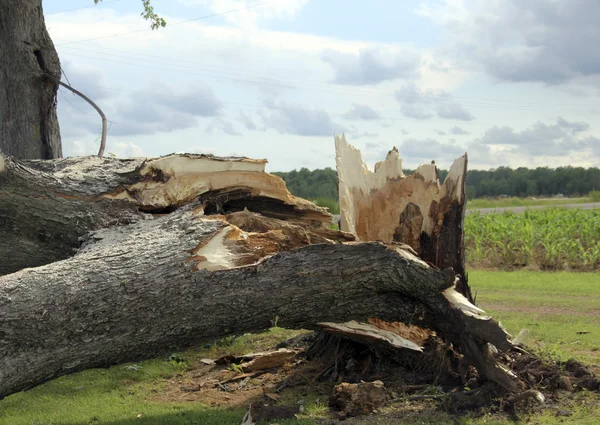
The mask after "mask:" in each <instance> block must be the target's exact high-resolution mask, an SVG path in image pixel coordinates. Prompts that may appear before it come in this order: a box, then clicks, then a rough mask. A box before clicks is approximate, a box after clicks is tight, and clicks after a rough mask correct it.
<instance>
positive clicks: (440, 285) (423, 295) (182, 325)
mask: <svg viewBox="0 0 600 425" xmlns="http://www.w3.org/2000/svg"><path fill="white" fill-rule="evenodd" d="M231 215H234V216H235V215H251V213H249V212H244V211H242V212H237V213H232V214H231ZM264 219H265V220H269V219H267V218H264ZM232 220H233V218H232ZM255 220H256V217H253V219H252V220H249V221H250V222H252V221H255ZM237 221H238V223H239V224H241V226H242V227H238V226H234V225H231V224H229V223H228V222H227V220H226V218H225V217H222V216H218V217H216V216H215V217H205V216H203V213H202V211H200V210H199V209H198V208H195V206H190V207H188V208H183V209H180V210H178V211H176V212H173V213H171V214H169V215H166V216H161V217H158V218H154V219H152V220H143V221H142V220H141V221H138V222H136V223H133V224H130V225H124V226H118V227H112V228H108V229H101V230H99V231H97V232H95V233H93V235H92V237H91V238H90V240H89V241H88V242H87V243H86V244H85V245H84V246H83V247H82V248H81V250H80V251H79V252H78V253H77V255H75V256H73V257H72V258H68V259H65V260H62V261H58V262H54V263H52V264H48V265H45V266H41V267H38V268H33V269H25V270H21V271H18V272H16V273H13V274H10V275H6V276H3V277H0V396H6V395H8V394H11V393H13V392H16V391H19V390H22V389H25V388H28V387H31V386H34V385H37V384H39V383H42V382H44V381H46V380H48V379H52V378H54V377H57V376H60V375H63V374H66V373H71V372H75V371H78V370H83V369H87V368H91V367H102V366H108V365H113V364H119V363H123V362H127V361H133V360H138V359H142V358H150V357H155V356H158V355H161V354H163V353H168V352H169V351H171V350H174V349H180V348H182V347H186V346H190V345H193V344H196V343H199V342H201V341H205V340H208V339H213V338H218V337H222V336H225V335H227V334H232V333H243V332H250V331H256V330H259V329H265V328H268V327H270V326H271V320H272V319H273V317H275V316H277V317H278V318H279V324H280V325H281V326H284V327H288V328H313V327H314V326H315V323H318V322H343V321H349V320H357V321H361V320H362V321H366V320H367V319H368V318H370V317H377V318H380V319H383V320H387V321H402V322H406V323H408V322H409V321H412V322H413V323H414V322H415V320H416V319H418V320H417V321H418V322H419V323H422V324H423V326H428V327H430V328H432V329H439V331H440V332H447V331H449V329H450V328H452V329H456V330H457V332H460V335H458V333H457V332H449V338H450V339H452V338H459V340H456V343H457V344H459V343H460V338H467V339H468V338H477V339H478V340H479V338H487V335H491V336H492V338H493V340H487V339H484V340H485V341H489V342H491V343H493V344H494V345H496V346H499V347H501V346H502V344H503V341H504V340H507V341H508V336H507V335H505V336H504V337H503V338H498V334H497V333H493V332H481V329H482V328H478V329H475V332H476V334H472V333H471V329H470V326H471V325H469V321H468V320H470V319H469V318H472V317H471V316H467V315H466V314H463V313H461V311H462V310H460V309H459V308H457V307H455V306H454V305H453V304H452V303H451V302H450V301H449V300H448V299H447V297H446V296H444V291H446V290H447V289H448V288H449V287H451V286H452V285H453V282H454V276H453V275H452V274H448V273H446V272H444V271H440V270H438V269H435V268H432V267H429V266H427V265H426V264H423V263H422V262H421V261H420V260H418V259H417V258H416V257H414V256H412V254H408V255H404V254H400V251H401V250H400V249H399V248H397V247H395V246H393V245H385V244H381V243H375V242H371V243H354V242H348V243H341V244H340V243H336V242H334V241H330V243H322V244H317V245H302V244H303V243H306V242H299V244H300V245H298V246H297V247H296V248H295V249H290V250H287V251H285V252H280V253H277V254H274V255H270V254H266V256H265V257H264V258H258V259H257V258H256V257H244V256H239V255H238V250H239V252H244V251H247V250H248V249H249V247H250V246H252V244H253V243H254V242H256V243H257V246H258V247H263V248H264V247H265V246H267V245H268V244H269V243H274V244H277V243H280V241H281V240H282V239H286V237H287V233H286V231H285V230H284V229H277V230H270V231H267V232H266V233H256V232H252V231H250V230H244V228H243V227H244V225H243V219H242V218H240V217H237ZM287 224H289V223H287ZM290 247H291V245H290ZM260 252H265V253H268V252H269V250H268V249H264V250H263V251H260ZM237 259H239V261H238V260H237ZM415 311H421V313H422V315H421V317H419V318H415V317H414V312H415ZM450 312H452V313H451V314H450ZM441 315H445V316H444V320H443V321H440V320H438V319H437V318H439V317H440V316H441ZM481 326H482V327H486V326H488V327H492V326H493V321H491V320H490V321H482V325H481ZM480 333H483V334H480Z"/></svg>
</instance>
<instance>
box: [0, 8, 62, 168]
mask: <svg viewBox="0 0 600 425" xmlns="http://www.w3.org/2000/svg"><path fill="white" fill-rule="evenodd" d="M0 58H2V59H1V60H0V152H3V153H4V154H6V155H11V156H14V157H15V158H22V159H51V158H60V157H62V149H61V142H60V132H59V126H58V119H57V116H56V95H57V92H58V83H57V81H58V80H60V74H61V72H60V62H59V59H58V54H57V53H56V50H55V48H54V44H53V43H52V40H51V39H50V36H49V35H48V31H47V30H46V24H45V22H44V14H43V11H42V0H2V1H1V2H0ZM47 74H49V75H51V76H52V77H54V79H53V78H49V77H48V75H47Z"/></svg>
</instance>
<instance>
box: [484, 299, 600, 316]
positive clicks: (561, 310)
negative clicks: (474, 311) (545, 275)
mask: <svg viewBox="0 0 600 425" xmlns="http://www.w3.org/2000/svg"><path fill="white" fill-rule="evenodd" d="M482 308H487V309H490V310H494V311H497V312H519V313H524V314H528V315H530V314H548V315H550V314H556V315H558V314H560V315H568V316H586V317H600V309H599V310H595V311H594V310H592V311H579V310H574V309H570V308H565V307H558V306H552V305H539V306H529V305H523V304H517V303H512V304H508V303H498V302H493V303H485V305H483V307H482Z"/></svg>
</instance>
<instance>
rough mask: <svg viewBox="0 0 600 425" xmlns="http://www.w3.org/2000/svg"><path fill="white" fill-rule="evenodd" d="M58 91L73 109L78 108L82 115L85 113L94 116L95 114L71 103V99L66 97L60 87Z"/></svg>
mask: <svg viewBox="0 0 600 425" xmlns="http://www.w3.org/2000/svg"><path fill="white" fill-rule="evenodd" d="M58 91H59V92H60V94H62V96H63V99H65V100H66V101H67V103H68V104H69V105H71V106H72V107H73V109H76V110H78V111H79V112H81V113H82V114H83V115H87V116H88V117H96V116H97V115H92V114H90V113H87V112H85V111H82V110H81V109H79V108H78V107H77V106H75V105H73V103H71V101H70V100H69V99H68V98H67V96H66V95H65V93H64V91H63V90H62V89H59V90H58Z"/></svg>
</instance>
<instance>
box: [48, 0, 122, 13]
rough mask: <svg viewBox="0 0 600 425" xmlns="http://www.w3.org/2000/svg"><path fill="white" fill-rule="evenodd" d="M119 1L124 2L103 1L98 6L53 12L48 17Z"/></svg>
mask: <svg viewBox="0 0 600 425" xmlns="http://www.w3.org/2000/svg"><path fill="white" fill-rule="evenodd" d="M118 1H122V0H112V1H102V2H100V3H97V4H92V5H91V6H84V7H77V8H75V9H66V10H61V11H59V12H52V13H49V14H48V16H51V15H60V14H61V13H67V12H75V11H76V10H82V9H90V8H92V7H98V6H102V5H104V4H111V3H116V2H118Z"/></svg>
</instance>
